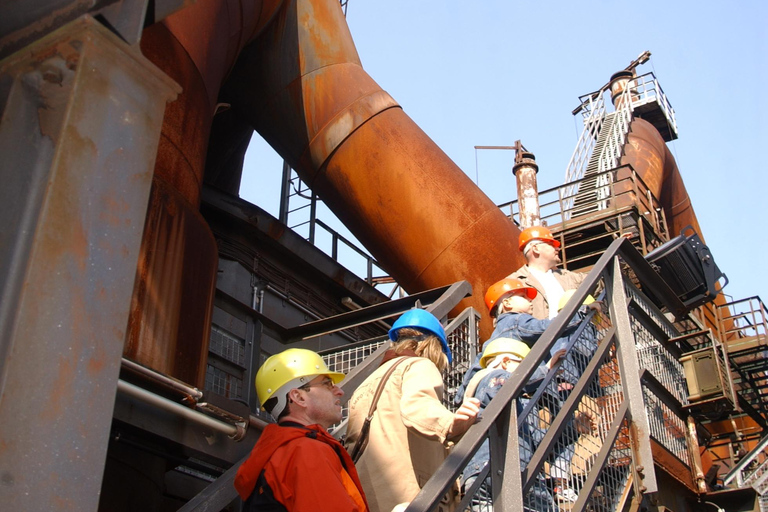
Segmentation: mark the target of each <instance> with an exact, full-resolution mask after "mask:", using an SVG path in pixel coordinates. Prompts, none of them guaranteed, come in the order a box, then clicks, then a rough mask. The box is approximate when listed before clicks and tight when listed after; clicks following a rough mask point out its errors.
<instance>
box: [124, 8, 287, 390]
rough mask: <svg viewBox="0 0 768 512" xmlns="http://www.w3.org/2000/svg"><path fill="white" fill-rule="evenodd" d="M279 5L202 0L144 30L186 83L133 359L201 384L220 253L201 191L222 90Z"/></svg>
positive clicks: (177, 105)
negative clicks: (242, 53) (203, 210)
mask: <svg viewBox="0 0 768 512" xmlns="http://www.w3.org/2000/svg"><path fill="white" fill-rule="evenodd" d="M279 5H280V2H277V1H274V0H267V1H264V2H262V1H260V0H252V1H247V0H244V1H242V2H238V1H234V0H233V1H220V2H213V1H211V2H200V3H198V4H195V5H194V6H192V7H189V8H187V9H184V10H183V11H181V12H178V13H176V14H174V15H173V16H170V17H169V18H168V19H166V20H165V21H164V22H163V23H158V24H155V25H153V26H151V27H149V28H148V29H146V30H145V31H144V33H143V36H142V43H141V49H142V52H143V53H144V54H145V55H146V56H147V57H148V58H149V59H150V60H151V61H153V62H155V64H157V65H158V67H160V68H161V69H162V70H164V71H165V72H166V73H168V75H169V76H171V77H172V78H174V79H175V80H177V81H178V82H179V83H180V84H181V86H182V87H183V93H182V94H181V95H180V96H179V98H178V100H177V101H175V102H174V103H172V104H170V105H169V106H168V108H167V109H166V114H165V120H164V123H163V128H162V134H161V139H160V148H159V151H158V157H157V163H156V167H155V180H154V185H153V192H152V198H151V201H150V207H149V211H148V213H147V223H146V227H145V233H144V238H143V241H142V250H141V256H140V259H139V267H138V271H137V275H136V288H135V290H134V296H133V299H132V305H131V317H130V320H129V324H128V332H127V334H126V346H125V356H126V357H128V358H130V359H133V360H135V361H137V362H140V363H142V364H145V365H147V366H149V367H150V368H153V369H155V370H158V371H161V372H164V373H167V374H168V375H171V376H173V377H175V378H178V379H180V380H182V381H184V382H188V383H190V384H193V385H195V386H198V387H202V386H203V384H204V380H205V361H206V359H207V352H208V336H209V332H210V322H211V311H212V307H213V296H214V289H215V283H216V281H215V277H216V268H217V260H218V254H217V249H216V243H215V240H214V238H213V235H212V233H211V231H210V229H209V227H208V225H207V224H206V223H205V221H204V220H203V219H202V217H201V216H200V213H199V211H198V208H199V205H200V191H201V187H202V182H203V174H204V169H205V156H206V152H207V147H208V139H209V135H210V129H211V123H212V120H213V116H214V113H215V111H216V102H217V101H218V95H219V89H220V87H221V83H222V81H223V80H224V77H225V76H226V75H227V73H228V72H229V70H230V68H231V67H232V65H233V64H234V62H235V59H236V58H237V56H238V54H239V52H240V50H241V49H242V47H243V45H245V44H246V43H247V42H248V40H249V39H250V38H251V37H253V35H254V34H257V33H259V32H260V31H261V30H262V29H263V27H264V26H265V25H266V24H267V23H268V22H269V21H270V20H271V18H272V16H273V15H274V13H275V10H276V9H277V7H278V6H279Z"/></svg>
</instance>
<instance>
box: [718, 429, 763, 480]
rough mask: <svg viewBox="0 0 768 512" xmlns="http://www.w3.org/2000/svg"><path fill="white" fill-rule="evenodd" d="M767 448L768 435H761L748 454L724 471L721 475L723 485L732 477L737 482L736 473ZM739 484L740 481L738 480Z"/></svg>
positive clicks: (739, 472)
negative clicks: (726, 471)
mask: <svg viewBox="0 0 768 512" xmlns="http://www.w3.org/2000/svg"><path fill="white" fill-rule="evenodd" d="M766 448H768V435H767V436H765V437H763V438H762V439H761V440H760V442H759V443H758V444H757V445H756V446H755V447H754V448H753V449H752V452H751V453H750V454H747V455H746V456H745V457H742V458H741V459H740V460H739V462H737V463H736V464H735V465H734V466H733V468H731V470H730V471H729V472H728V473H726V475H725V476H724V477H723V485H729V484H730V483H731V482H732V481H733V480H734V479H736V480H737V482H738V475H739V474H741V472H742V471H743V470H744V469H746V467H747V466H748V465H749V464H751V463H752V461H753V460H755V459H756V458H757V456H758V455H760V453H762V451H763V450H765V449H766ZM739 484H741V482H739Z"/></svg>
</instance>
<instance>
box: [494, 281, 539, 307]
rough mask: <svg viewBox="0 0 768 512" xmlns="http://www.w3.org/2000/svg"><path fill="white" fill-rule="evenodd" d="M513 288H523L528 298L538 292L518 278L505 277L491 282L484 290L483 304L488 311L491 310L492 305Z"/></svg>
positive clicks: (533, 296) (513, 289) (532, 297)
mask: <svg viewBox="0 0 768 512" xmlns="http://www.w3.org/2000/svg"><path fill="white" fill-rule="evenodd" d="M515 290H525V291H526V295H527V296H528V298H529V299H531V300H533V299H534V298H535V297H536V294H537V293H538V292H537V291H536V288H531V287H530V286H526V285H524V284H523V283H522V282H520V280H519V279H512V278H505V279H502V280H501V281H499V282H497V283H493V284H492V285H491V286H490V288H488V291H487V292H485V305H486V306H488V311H491V310H493V306H495V305H496V303H497V302H499V299H501V298H502V297H504V296H505V295H507V294H508V293H510V292H513V291H515Z"/></svg>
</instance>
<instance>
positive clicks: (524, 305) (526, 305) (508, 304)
mask: <svg viewBox="0 0 768 512" xmlns="http://www.w3.org/2000/svg"><path fill="white" fill-rule="evenodd" d="M504 307H505V308H506V309H507V310H508V311H512V312H514V313H528V314H529V315H530V314H532V313H533V302H531V299H529V298H528V295H527V294H526V292H525V290H520V291H516V292H512V293H510V294H509V295H507V296H506V297H504Z"/></svg>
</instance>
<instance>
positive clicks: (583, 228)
mask: <svg viewBox="0 0 768 512" xmlns="http://www.w3.org/2000/svg"><path fill="white" fill-rule="evenodd" d="M3 9H4V16H3V17H2V20H1V21H0V91H1V92H2V118H0V150H1V151H2V155H3V160H2V162H0V175H1V176H2V179H3V187H2V188H0V220H1V221H2V224H3V228H2V229H0V293H1V294H2V295H0V356H2V357H0V447H2V449H0V503H3V507H4V508H7V509H8V510H87V511H90V510H94V511H95V510H105V511H106V510H108V511H122V510H125V511H132V510H160V511H166V510H167V511H171V510H183V511H193V510H198V511H202V510H231V511H236V510H239V509H240V502H239V499H238V498H237V497H236V493H235V491H234V488H233V486H232V479H233V476H234V472H235V471H236V469H237V467H238V465H239V463H240V461H242V459H243V458H244V457H245V456H246V455H247V454H248V453H249V452H250V450H251V448H252V446H253V444H254V442H255V441H256V439H257V438H258V436H259V433H260V431H261V430H262V429H263V428H264V426H265V425H266V424H267V423H268V422H269V421H271V418H269V417H268V415H266V414H264V413H263V412H262V411H261V409H260V404H259V402H258V399H257V397H256V394H255V392H254V390H253V386H252V382H253V378H254V375H255V373H256V370H257V369H258V368H259V366H260V364H261V363H262V362H263V361H264V360H265V358H266V357H268V356H269V355H271V354H274V353H276V352H279V351H281V350H283V349H284V348H285V347H286V346H289V345H290V346H301V347H306V348H311V349H314V350H316V351H318V352H320V353H321V354H322V355H323V357H324V358H325V360H326V362H327V363H328V365H329V367H331V368H332V369H334V370H336V371H342V372H344V373H346V374H347V378H346V379H345V381H344V384H343V387H344V389H345V390H346V391H347V393H346V395H345V398H347V399H348V398H349V396H350V395H351V393H352V391H353V390H354V389H355V387H356V386H357V385H358V384H360V382H362V380H363V379H364V378H365V377H366V376H367V375H369V374H370V372H371V371H373V369H374V368H376V366H377V365H378V362H379V361H380V360H381V357H382V355H383V352H384V350H385V349H386V348H387V346H388V342H387V338H386V333H387V330H388V329H389V327H390V325H391V323H392V321H393V319H394V318H395V317H396V316H398V315H399V314H401V313H402V312H404V311H406V310H408V309H410V308H413V307H423V308H427V309H428V310H430V311H431V312H433V313H434V314H435V316H437V317H438V318H439V319H440V320H441V321H442V322H443V324H444V326H445V327H446V332H447V334H448V339H449V344H450V345H451V348H452V350H453V353H454V360H453V363H452V365H451V366H450V367H449V369H448V370H446V373H445V375H444V378H445V383H446V390H447V397H446V404H447V405H449V406H452V402H451V400H450V399H451V398H452V397H453V394H454V393H455V392H456V388H457V387H458V385H459V384H460V382H461V379H462V376H463V374H464V372H465V371H466V370H467V369H468V367H469V365H470V364H471V362H472V360H473V358H474V357H475V355H476V353H477V351H478V350H479V349H480V347H481V342H482V341H484V340H486V339H487V338H488V336H489V334H490V332H491V322H490V319H489V318H488V315H487V314H486V312H485V307H484V304H483V300H482V297H483V291H484V290H486V289H487V287H488V286H489V285H490V284H491V283H493V282H495V281H496V280H498V279H499V278H501V277H503V276H505V275H507V274H508V273H509V271H510V270H513V269H515V268H517V267H519V266H521V265H522V264H523V263H524V261H523V258H522V255H520V253H519V251H518V249H517V240H518V235H519V233H520V229H521V228H524V227H528V226H530V225H538V224H546V225H547V226H549V228H550V229H551V230H552V231H553V233H554V235H555V236H556V237H557V238H558V239H559V240H560V241H561V243H562V245H563V247H564V250H563V253H562V255H563V258H562V259H563V265H564V266H565V267H566V268H568V269H570V270H580V271H583V272H586V273H587V278H586V280H585V282H584V284H583V285H582V286H581V287H580V288H579V290H578V291H577V292H576V294H575V295H576V297H577V301H576V302H571V303H570V305H569V306H567V307H566V308H565V309H564V310H563V312H562V313H561V314H560V315H559V316H558V317H557V319H556V320H555V321H553V323H552V325H551V327H550V328H549V329H548V330H547V332H546V333H545V334H544V335H543V336H542V339H541V340H540V341H539V342H538V343H537V344H536V346H535V347H534V348H533V349H532V352H531V354H530V355H529V356H528V357H527V358H526V359H525V360H524V361H523V363H522V364H521V366H520V367H519V368H518V370H516V372H515V379H514V380H513V381H510V382H509V383H508V384H507V385H505V387H504V388H503V390H502V392H501V393H500V394H499V395H498V396H497V397H496V398H495V399H494V401H493V402H492V403H491V405H490V406H489V407H488V409H487V410H486V411H485V415H484V419H483V421H481V422H479V423H477V424H476V425H474V426H473V427H472V428H471V429H470V430H469V431H468V432H467V434H466V435H464V437H463V438H462V439H461V440H460V441H459V442H458V444H456V446H455V447H454V448H453V450H452V452H451V455H450V456H449V457H448V459H447V460H446V462H445V463H444V465H443V466H442V467H441V468H440V469H439V470H438V471H437V473H435V475H434V476H433V477H432V479H431V480H430V481H429V482H428V483H427V484H426V485H425V487H424V488H423V490H422V492H421V493H420V494H419V496H418V497H417V498H416V499H415V500H414V501H413V502H412V503H411V504H410V506H409V507H408V510H409V511H413V512H415V511H426V510H433V509H434V508H435V507H436V504H437V503H438V501H439V499H440V497H441V496H442V495H443V494H444V492H445V490H446V489H447V488H448V487H449V486H450V485H451V483H452V482H453V481H455V479H456V477H457V476H458V475H459V474H460V473H461V471H462V469H463V468H464V466H465V465H466V463H467V461H468V460H470V458H471V457H472V455H473V454H474V452H475V451H476V450H477V449H478V447H479V446H480V444H481V443H482V442H483V441H485V440H486V439H487V440H489V442H490V446H491V460H490V464H489V465H488V466H486V469H485V472H484V473H483V478H480V479H478V481H477V483H476V485H475V486H473V487H472V488H470V489H467V490H466V493H465V495H464V496H463V501H462V502H461V504H460V505H458V508H459V509H463V508H464V507H466V506H467V505H468V504H469V503H470V502H471V501H472V500H473V497H474V494H475V492H476V491H477V488H478V487H479V485H480V483H481V482H482V481H483V480H484V479H485V481H486V482H487V483H488V484H489V486H490V489H491V493H492V499H493V508H494V509H496V510H514V511H522V510H530V509H531V508H532V507H534V505H532V504H531V503H529V502H528V501H527V500H528V498H526V496H529V493H528V491H529V490H530V489H531V488H532V487H533V486H534V485H539V483H541V482H545V485H549V484H548V483H547V482H549V481H550V480H551V479H552V477H553V476H554V475H555V474H557V475H559V478H561V479H564V480H567V482H568V484H569V486H570V487H571V488H572V489H574V490H575V491H576V492H577V494H578V498H577V499H576V500H575V501H568V502H567V503H566V502H556V503H555V505H554V506H555V507H556V508H557V509H562V510H573V511H577V510H579V511H580V510H595V511H606V512H608V511H611V512H613V511H621V510H641V509H642V510H671V511H674V512H699V511H704V510H711V509H712V508H713V507H715V508H719V509H722V510H728V511H737V510H738V511H750V510H758V509H759V510H763V511H765V510H768V508H767V507H768V441H766V440H767V439H768V423H767V421H768V374H767V373H766V372H768V363H767V361H768V358H766V346H767V345H768V342H767V341H766V325H767V321H766V310H765V306H764V304H763V303H762V301H761V300H760V298H759V297H750V298H746V299H741V300H736V301H728V300H727V299H726V297H725V295H723V294H722V293H721V291H722V288H723V287H724V286H725V285H726V284H727V277H725V275H724V274H723V273H722V272H720V270H719V268H718V267H717V265H716V264H715V260H714V257H713V255H712V254H711V253H710V252H709V250H708V248H707V246H706V245H705V239H704V233H705V231H704V230H703V228H702V227H701V226H699V223H698V220H697V218H696V214H695V212H694V211H693V208H692V206H691V202H690V200H689V198H688V195H687V192H686V188H685V185H684V183H683V180H682V178H681V176H680V172H679V170H678V168H677V164H676V162H675V159H674V157H673V156H672V154H671V152H670V151H669V149H668V148H667V145H666V142H668V141H670V140H673V139H675V138H677V136H678V132H677V125H676V120H675V114H674V110H673V109H672V106H671V104H670V102H669V100H668V99H667V97H666V95H665V94H664V92H663V90H662V89H661V86H660V84H659V81H658V80H657V78H656V77H655V76H654V75H653V74H652V73H645V74H639V73H638V68H639V67H640V66H641V65H642V64H643V63H645V62H646V61H647V60H648V58H649V56H650V54H649V53H647V52H646V53H644V54H642V55H640V56H639V57H638V58H637V59H636V60H634V61H632V63H630V65H629V66H627V67H626V68H625V69H623V70H620V71H619V72H617V73H616V74H614V75H613V76H612V77H610V79H609V80H608V81H607V83H606V84H605V85H603V86H602V87H600V88H598V89H597V90H596V91H593V92H590V93H588V94H585V95H583V96H581V97H580V98H579V99H580V103H579V106H578V108H577V109H575V110H574V115H580V116H582V118H583V123H584V130H583V132H582V135H581V138H580V140H579V142H578V144H577V147H576V149H575V151H574V153H573V157H572V159H571V162H570V164H569V166H568V169H567V170H566V177H565V180H564V183H563V185H562V186H559V187H556V188H553V189H550V190H544V191H538V190H537V184H536V173H537V172H538V167H537V165H536V161H535V156H534V154H533V153H532V152H531V151H529V150H527V149H526V148H525V147H524V146H523V144H522V143H521V142H520V141H518V142H517V144H516V145H515V146H514V149H515V150H516V160H515V166H514V169H513V171H514V173H515V175H516V177H517V180H518V200H515V201H510V202H508V203H505V204H502V205H496V204H493V202H491V200H490V199H489V198H488V197H487V196H486V195H485V194H484V193H483V192H482V191H481V190H480V189H479V188H478V187H477V186H476V185H475V184H473V183H472V181H471V180H470V179H469V178H467V176H466V175H465V174H464V173H463V172H462V171H461V170H460V169H459V168H458V167H457V166H456V165H455V164H454V163H453V162H452V161H451V160H450V159H449V158H448V157H447V156H446V155H445V154H444V153H443V151H442V150H440V149H439V148H438V147H437V145H436V144H435V143H434V142H433V141H432V140H431V139H430V138H429V137H428V136H427V135H426V134H425V133H424V132H423V131H422V130H421V129H420V128H419V127H418V126H417V125H416V124H415V123H414V122H413V121H412V120H411V119H410V118H409V117H408V116H407V115H406V114H405V113H404V112H403V110H402V109H401V108H400V106H399V105H398V103H397V102H396V100H395V99H394V98H392V97H391V96H390V95H389V94H387V93H386V92H385V91H384V90H382V89H381V87H379V86H378V85H377V84H376V83H375V82H374V81H373V80H372V79H371V78H370V77H369V76H368V75H367V73H366V72H365V71H364V70H363V68H362V66H361V64H360V59H359V57H358V55H357V51H356V49H355V46H354V43H353V41H352V38H351V35H350V33H349V29H348V27H347V25H346V21H345V18H344V12H345V9H346V0H343V1H342V2H338V1H337V0H283V1H278V0H201V1H199V2H197V3H194V2H187V1H180V0H154V1H152V2H149V1H146V0H102V1H97V0H31V1H30V0H28V1H25V2H18V1H17V2H11V3H10V5H8V6H6V7H4V8H3ZM254 130H256V131H258V133H259V134H260V135H261V136H262V137H264V139H265V140H267V141H268V142H269V144H270V145H271V146H272V147H273V148H274V149H275V150H276V151H277V152H278V153H279V154H280V155H281V156H282V158H283V159H284V160H285V165H284V167H283V171H282V172H283V191H282V202H281V207H280V211H281V214H280V218H279V219H276V218H274V217H272V216H271V215H269V214H268V213H266V212H265V211H263V210H262V209H260V208H259V207H258V206H256V205H252V204H249V203H248V202H246V201H244V200H242V199H240V198H239V197H238V189H239V183H240V176H241V173H242V167H243V156H244V153H245V150H246V148H247V146H248V143H249V140H250V137H251V134H252V133H253V131H254ZM374 149H375V151H374ZM507 149H509V148H507ZM447 191H449V193H448V192H447ZM318 201H322V202H324V204H325V205H326V206H328V207H329V208H330V209H331V210H332V211H333V212H334V213H335V214H336V216H337V217H338V219H339V220H340V221H341V222H343V224H344V225H345V226H346V227H347V228H348V229H349V230H350V231H351V232H352V233H353V234H354V235H355V237H356V238H357V239H358V240H359V241H360V243H362V245H363V247H358V246H357V245H356V244H355V243H353V242H351V241H350V240H348V239H346V238H345V237H344V236H342V235H341V234H339V233H338V232H336V231H335V230H334V229H333V228H332V227H331V226H330V225H329V224H328V223H324V222H323V221H322V219H320V218H318V216H317V214H316V211H317V208H316V206H317V203H318ZM425 204H428V205H429V208H425V207H424V205H425ZM302 211H303V213H301V214H299V213H297V212H302ZM307 212H308V213H307ZM298 215H304V217H303V220H301V221H300V222H296V221H295V219H296V217H297V216H298ZM299 225H303V227H302V229H301V230H300V229H299ZM403 226H418V229H403ZM319 229H322V230H324V232H325V233H326V236H327V237H330V239H331V247H330V249H329V250H328V251H325V252H324V251H322V250H320V249H319V248H318V247H316V246H315V245H314V242H316V234H317V233H318V230H319ZM299 231H306V234H300V233H299ZM344 253H347V254H353V255H354V256H356V257H358V258H360V259H361V260H362V261H363V262H364V268H365V270H364V271H359V272H358V274H359V275H358V274H355V273H354V272H352V271H350V270H349V269H348V268H345V266H344V264H343V263H344V262H343V261H341V259H342V258H341V256H342V254H344ZM381 285H387V286H388V287H389V288H388V289H387V291H386V292H383V291H382V287H381ZM588 294H593V295H595V296H599V298H600V299H601V300H602V302H603V304H604V311H603V313H602V314H601V315H599V316H598V317H593V318H587V319H586V320H584V321H583V322H582V324H581V326H580V328H579V330H578V331H577V335H575V336H572V339H571V344H570V347H569V349H570V350H574V351H578V352H579V353H580V354H582V355H583V356H584V361H585V368H584V370H583V372H580V373H579V374H570V375H567V373H568V372H569V371H571V370H569V369H568V368H567V367H555V368H553V370H552V371H551V372H550V374H549V375H548V376H547V378H546V379H545V381H544V382H543V384H542V385H541V387H540V388H539V391H537V392H536V393H535V394H534V395H533V396H532V397H529V398H530V401H529V402H528V404H529V405H528V406H526V408H525V409H524V410H523V411H522V413H521V414H520V415H518V414H517V411H516V408H515V400H516V399H517V398H519V396H520V394H521V390H522V386H523V384H524V382H525V381H526V379H527V377H528V376H529V375H530V374H531V373H532V372H533V371H534V369H535V368H536V366H537V365H538V364H539V362H541V361H543V360H545V359H548V356H549V348H550V347H551V346H552V344H553V343H554V342H555V341H556V340H557V339H558V337H559V334H560V333H561V332H562V331H563V329H564V327H565V326H566V325H567V323H568V321H569V320H570V319H571V318H572V317H573V316H574V315H575V314H576V309H577V306H576V304H577V303H580V302H581V300H583V299H584V298H585V297H586V296H587V295H588ZM593 330H594V332H595V333H596V334H595V335H592V334H590V335H587V331H589V332H590V333H591V332H592V331H593ZM564 378H567V380H568V382H571V383H573V386H571V387H568V388H567V389H564V388H563V387H562V386H558V382H562V379H564ZM553 396H557V397H558V400H557V403H555V401H553V400H552V397H553ZM577 413H579V414H581V415H585V416H587V417H589V418H591V419H592V422H591V424H590V425H580V426H579V427H578V428H574V427H573V421H574V420H573V418H574V417H575V415H576V414H577ZM523 425H525V428H523ZM522 432H524V433H525V434H524V435H529V436H533V437H535V442H531V443H529V444H530V445H531V446H533V452H532V453H530V454H528V455H529V457H528V459H529V462H528V463H527V465H526V467H525V468H524V469H523V471H522V472H521V471H519V468H520V458H519V442H520V433H522ZM344 433H345V424H344V422H342V424H340V425H338V426H337V427H336V428H334V430H333V434H334V435H336V436H337V437H341V436H343V435H344ZM565 450H570V451H571V456H570V457H569V459H568V461H563V459H562V457H559V456H558V454H562V453H563V452H564V451H565ZM553 499H554V497H553ZM534 508H535V507H534Z"/></svg>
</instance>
